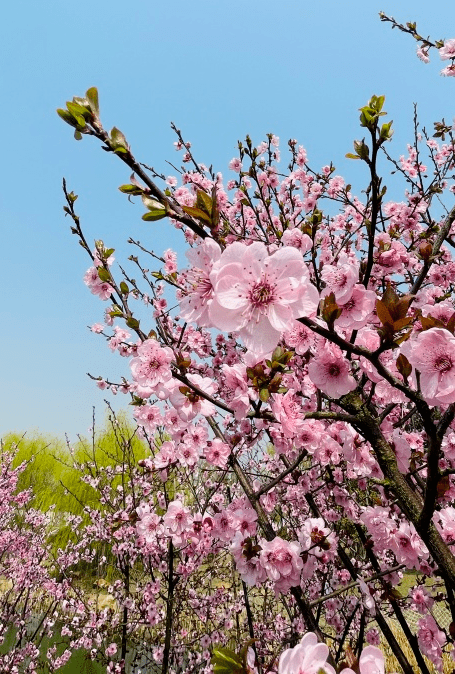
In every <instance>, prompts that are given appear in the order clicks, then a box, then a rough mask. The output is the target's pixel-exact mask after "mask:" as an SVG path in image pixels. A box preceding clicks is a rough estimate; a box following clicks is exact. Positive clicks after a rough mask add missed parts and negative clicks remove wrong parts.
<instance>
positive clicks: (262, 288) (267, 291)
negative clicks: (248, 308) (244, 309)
mask: <svg viewBox="0 0 455 674" xmlns="http://www.w3.org/2000/svg"><path fill="white" fill-rule="evenodd" d="M274 290H275V287H274V286H272V285H270V283H268V282H267V281H261V282H260V283H256V284H255V285H254V286H253V287H252V289H251V291H250V302H251V304H252V305H253V306H254V308H255V309H262V308H263V307H266V306H267V305H269V304H270V303H271V302H273V301H274V299H275V293H274Z"/></svg>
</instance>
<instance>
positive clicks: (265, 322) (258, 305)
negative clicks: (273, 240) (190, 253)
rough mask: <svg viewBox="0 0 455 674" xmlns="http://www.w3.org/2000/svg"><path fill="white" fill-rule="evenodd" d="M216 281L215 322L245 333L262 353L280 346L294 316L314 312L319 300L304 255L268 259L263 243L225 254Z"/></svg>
mask: <svg viewBox="0 0 455 674" xmlns="http://www.w3.org/2000/svg"><path fill="white" fill-rule="evenodd" d="M211 279H212V282H213V284H214V286H215V298H216V302H215V301H214V302H212V305H211V307H210V317H211V319H212V321H213V324H214V325H215V326H216V327H218V328H219V329H220V330H226V331H228V332H232V331H236V332H239V334H240V336H241V337H242V338H243V340H244V342H245V345H246V347H247V349H250V350H251V351H254V352H256V353H258V354H259V353H261V354H267V353H269V352H270V351H271V350H272V349H273V348H274V347H275V346H276V345H277V344H278V341H279V339H280V337H281V335H282V333H283V331H284V330H286V329H287V328H288V326H289V324H290V322H291V320H292V319H293V318H299V317H300V316H310V315H312V314H314V313H315V311H316V308H317V304H318V300H319V296H318V292H317V290H316V288H315V287H314V286H313V285H312V284H311V283H310V280H309V272H308V269H307V267H306V265H305V262H304V260H303V257H302V254H301V253H300V252H299V251H297V250H296V249H295V248H291V247H285V248H280V249H279V250H277V251H276V252H275V253H273V254H272V255H268V254H267V248H266V247H265V245H264V244H263V243H259V242H257V243H253V244H252V245H251V246H244V245H243V244H241V243H239V242H235V243H233V244H231V245H230V246H229V247H228V248H226V250H225V251H224V252H223V254H222V256H221V258H220V262H219V268H218V270H217V271H216V272H212V274H211Z"/></svg>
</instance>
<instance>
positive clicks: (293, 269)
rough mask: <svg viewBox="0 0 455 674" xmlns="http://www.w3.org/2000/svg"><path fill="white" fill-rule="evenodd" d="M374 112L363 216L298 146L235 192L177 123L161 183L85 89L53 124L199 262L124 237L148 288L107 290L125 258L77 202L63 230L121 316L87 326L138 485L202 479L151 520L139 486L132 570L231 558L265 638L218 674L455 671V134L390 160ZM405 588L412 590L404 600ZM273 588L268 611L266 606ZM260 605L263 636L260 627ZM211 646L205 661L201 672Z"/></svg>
mask: <svg viewBox="0 0 455 674" xmlns="http://www.w3.org/2000/svg"><path fill="white" fill-rule="evenodd" d="M381 18H382V19H383V20H384V21H388V22H391V23H392V25H393V26H394V27H397V28H398V29H400V30H402V31H404V32H407V33H410V34H411V35H412V36H413V37H414V38H415V39H416V41H417V42H418V45H419V49H418V55H419V57H420V58H421V59H422V60H424V61H426V60H428V54H429V53H430V51H431V50H432V49H433V50H439V54H440V56H441V58H442V59H444V60H447V61H449V65H448V66H447V67H446V68H444V70H443V74H445V75H453V74H454V73H455V65H454V60H455V40H448V41H446V42H442V41H441V42H436V43H433V42H432V41H431V40H430V39H424V38H422V37H421V36H420V35H419V34H418V33H417V28H416V26H415V24H411V23H409V24H406V25H400V24H398V23H397V22H395V20H394V19H391V18H389V17H386V16H385V15H381ZM384 100H385V99H384V96H372V97H371V99H370V100H369V102H368V103H367V105H365V106H364V107H362V108H361V111H360V113H361V114H360V125H361V127H362V130H363V131H362V132H364V133H366V134H367V137H368V140H367V141H366V140H361V141H354V151H353V153H352V154H349V155H348V157H350V158H352V159H353V160H358V161H360V162H363V163H364V164H365V168H366V170H367V172H368V182H367V185H366V186H365V189H364V194H363V196H362V197H358V196H355V195H354V194H353V193H352V189H351V185H349V184H348V183H347V182H346V181H345V180H344V179H343V178H342V177H341V176H339V175H336V170H335V167H334V166H333V165H332V164H331V165H329V166H324V167H323V168H322V169H320V170H315V169H313V168H311V167H310V164H309V162H308V159H307V155H306V152H305V150H304V148H303V147H302V146H300V145H298V143H297V141H295V140H290V141H289V143H288V148H287V149H288V165H287V166H286V167H285V166H284V165H283V162H282V161H281V156H280V150H279V139H278V138H277V137H276V136H274V135H272V134H270V135H268V136H267V138H266V140H265V141H263V142H261V143H260V144H259V145H258V146H255V145H254V144H253V142H252V140H251V139H250V138H249V137H247V138H246V141H245V142H244V143H239V146H238V147H239V155H238V157H236V158H234V159H233V160H232V161H231V163H230V166H229V168H230V170H231V171H232V172H233V177H232V178H230V179H229V180H228V181H227V182H225V181H224V180H223V176H222V175H221V174H220V173H214V172H213V171H212V169H211V168H210V169H208V168H207V167H205V166H204V165H202V164H200V163H198V162H197V160H196V159H195V158H194V156H193V153H192V151H191V145H190V143H188V142H186V141H185V140H184V139H183V137H182V135H181V133H180V131H179V130H178V129H177V128H176V127H173V128H174V130H175V132H176V134H177V141H176V144H175V145H176V149H177V150H178V151H182V152H183V156H182V167H181V169H180V170H178V171H176V173H177V175H175V176H170V177H167V178H166V176H164V175H160V174H158V173H157V172H155V171H154V170H152V169H149V168H148V167H147V166H145V165H144V164H143V163H141V162H140V161H138V160H137V159H136V158H135V156H134V155H133V152H132V150H131V148H130V146H129V145H128V143H127V140H126V138H125V136H124V134H123V133H122V132H121V131H119V130H118V129H117V128H115V127H114V128H113V129H112V131H111V132H110V133H108V132H107V131H106V130H105V129H104V128H103V126H102V123H101V120H100V115H99V107H98V94H97V91H96V89H94V88H92V89H89V90H88V91H87V93H86V96H85V97H82V98H77V97H76V98H74V99H73V101H71V102H68V103H67V107H66V109H65V110H63V109H62V110H59V111H58V112H59V114H60V116H61V117H62V118H63V119H64V121H66V122H67V123H68V124H70V125H71V126H72V127H74V129H75V137H76V138H77V139H81V138H82V137H83V136H92V137H93V138H95V139H97V140H99V141H100V142H101V143H102V144H103V148H104V150H106V151H107V152H109V153H111V154H112V155H116V156H117V157H118V158H119V159H120V160H121V161H122V162H123V163H124V164H125V165H126V166H127V167H128V168H129V170H130V171H132V175H131V178H130V182H129V183H126V184H124V185H122V186H121V187H120V190H121V192H123V193H125V194H126V195H128V197H139V198H140V200H141V201H142V204H143V206H144V208H145V213H144V215H143V216H142V219H143V220H144V221H145V222H147V223H151V225H150V226H152V227H154V228H155V231H157V230H158V228H159V232H160V236H162V237H163V239H164V237H165V226H167V225H166V224H165V221H169V222H170V223H171V225H173V226H174V227H177V228H178V229H180V230H181V231H182V236H184V237H185V240H186V242H187V244H188V253H187V258H188V263H187V266H186V268H183V269H180V270H179V267H178V265H177V260H176V254H175V253H174V252H173V251H171V250H169V249H168V250H166V251H165V252H164V253H161V252H160V251H157V252H155V251H152V250H150V249H149V247H148V246H147V245H143V244H141V243H140V242H139V241H135V240H132V239H130V241H129V242H130V243H131V245H132V246H133V248H134V249H135V252H134V254H132V255H131V257H130V260H131V262H132V263H133V265H134V267H135V268H136V273H139V275H140V276H141V277H142V282H143V284H142V285H141V284H140V283H138V282H137V281H136V280H135V279H134V278H133V274H132V273H131V272H129V271H127V269H125V268H123V267H122V268H120V270H119V271H118V272H117V271H116V270H115V267H114V266H113V263H114V259H113V253H114V250H113V249H112V248H109V247H108V246H107V245H105V244H104V243H103V242H102V241H96V243H95V247H94V248H93V247H92V246H91V245H89V243H88V242H87V240H86V238H85V235H84V233H83V231H82V228H81V223H80V219H79V216H78V215H77V214H76V211H75V201H76V198H77V197H76V195H75V194H74V193H73V192H69V191H68V190H67V188H66V184H64V191H65V196H66V202H67V203H66V206H65V211H66V214H67V215H68V216H69V217H70V218H72V232H73V233H74V234H75V235H76V236H77V237H78V238H79V242H80V243H81V244H82V247H83V248H84V249H85V250H86V252H87V253H88V255H89V256H90V257H91V259H92V263H93V264H92V266H91V268H90V269H89V270H88V271H87V273H86V275H85V279H84V280H85V283H86V285H87V286H88V287H89V289H90V291H91V292H92V293H93V294H95V295H97V296H99V298H100V299H101V300H103V301H105V302H107V304H108V307H107V309H106V311H105V315H104V325H103V324H101V323H100V324H96V325H95V326H93V328H92V329H93V331H94V332H96V333H99V334H101V335H102V336H104V338H105V339H106V340H107V342H108V345H109V347H110V348H111V349H112V350H113V351H118V352H119V353H120V355H121V356H123V357H125V358H127V359H128V361H129V371H128V374H125V377H124V378H123V379H122V380H121V381H116V382H113V381H109V380H108V379H106V378H101V377H98V378H97V383H98V386H99V387H100V388H109V389H110V390H111V391H112V392H113V393H117V392H118V391H120V392H122V393H124V394H128V395H129V396H130V397H131V403H132V404H133V405H134V416H135V418H136V420H137V423H138V427H139V433H140V434H142V436H143V437H146V438H148V439H149V441H150V446H151V456H150V458H149V459H147V460H146V461H145V462H144V463H143V466H142V468H143V470H144V471H145V474H146V475H147V474H148V475H150V476H159V478H160V479H161V480H162V482H163V484H164V485H168V484H172V482H173V480H174V478H175V476H176V475H177V474H180V475H182V474H186V475H187V476H189V475H192V476H195V475H197V476H199V479H202V481H203V485H204V489H205V497H202V492H199V491H198V490H197V489H193V491H192V494H190V493H186V495H184V494H180V496H179V497H175V498H170V497H168V498H166V499H165V500H164V501H163V500H161V503H159V502H158V501H159V499H158V497H157V495H156V494H155V493H154V492H153V491H151V492H150V493H149V494H147V490H146V491H145V492H144V493H143V499H142V500H141V502H140V503H130V504H129V507H130V514H131V516H132V517H133V518H134V519H137V523H136V528H135V536H136V538H137V546H138V550H139V551H140V554H142V555H144V557H145V558H147V556H150V555H151V552H150V546H152V548H153V546H155V545H161V544H162V541H163V540H165V541H167V544H168V551H169V550H172V555H171V558H172V559H173V558H174V557H173V555H174V554H175V555H177V556H178V557H179V559H180V563H179V566H178V568H174V567H172V563H171V566H170V567H169V578H171V582H170V585H169V589H168V591H169V592H170V593H171V594H172V590H173V582H172V578H175V583H177V582H178V579H179V578H181V577H186V575H187V574H189V573H190V572H191V570H192V568H194V566H195V565H196V563H195V562H194V559H196V557H197V556H198V555H199V556H200V555H201V554H202V558H204V559H205V562H204V563H205V564H206V567H205V568H209V569H210V573H211V574H212V575H213V576H214V577H216V574H217V562H216V559H217V556H218V555H220V554H225V553H226V552H227V551H228V552H229V553H230V555H231V556H232V560H233V563H234V565H235V574H236V575H235V578H236V580H234V581H233V586H232V587H233V588H234V587H237V588H238V590H239V593H238V595H237V597H236V599H234V600H233V601H234V603H235V606H236V607H237V608H236V611H237V613H236V615H237V624H238V626H239V629H238V632H237V635H238V636H240V637H241V638H244V640H246V639H247V638H250V639H252V640H255V641H254V649H255V650H254V658H253V660H247V655H246V653H247V651H246V650H244V651H243V655H238V656H236V655H235V653H232V652H231V651H226V650H218V651H216V650H215V657H214V666H215V669H216V668H217V667H218V670H219V671H220V672H221V671H222V670H223V667H224V670H223V671H227V670H229V671H245V669H247V668H248V667H249V668H250V669H251V668H257V670H258V671H259V672H262V671H268V670H269V669H270V668H271V667H274V666H275V665H274V664H273V663H274V662H277V656H278V654H279V652H281V651H282V650H283V649H284V648H285V646H286V645H289V646H293V647H294V648H293V649H288V650H287V651H286V652H285V653H283V655H282V656H281V658H280V660H279V671H280V674H284V673H285V672H286V673H288V672H294V671H295V672H299V674H309V673H310V672H317V671H321V670H322V671H325V672H330V673H332V672H334V671H336V669H338V670H340V669H342V668H343V666H344V667H345V671H346V672H349V671H352V669H346V667H348V665H350V666H352V667H354V668H355V667H357V669H358V668H360V671H361V672H380V671H384V663H383V659H382V656H381V655H380V653H379V651H377V649H376V648H375V646H377V645H378V644H379V643H380V641H381V639H382V643H383V644H384V643H387V644H388V645H389V647H390V648H391V650H392V652H393V654H394V655H395V657H396V659H397V661H398V663H399V666H400V667H401V668H402V670H403V672H406V673H407V674H411V673H412V672H414V671H416V670H415V666H417V667H418V668H419V671H422V672H425V673H428V672H430V671H432V670H431V669H430V665H429V664H428V662H429V661H431V662H432V663H433V665H434V667H435V668H436V669H437V670H438V671H442V663H443V659H442V658H443V652H447V653H453V650H452V643H453V639H454V636H455V556H454V554H453V550H452V544H453V543H454V542H455V507H454V503H453V502H454V498H455V480H454V474H455V337H454V332H455V305H454V303H453V291H454V284H455V261H454V258H453V249H454V248H455V224H454V222H455V207H453V193H454V191H455V185H454V183H453V175H452V174H453V170H454V166H455V162H454V139H453V130H452V127H451V126H450V125H447V124H445V122H444V121H442V122H438V123H436V124H435V134H434V136H433V137H430V136H429V135H428V134H427V133H426V131H424V130H422V131H419V128H418V124H417V122H416V126H415V140H414V141H413V143H412V144H411V145H409V146H408V153H407V155H406V156H404V155H403V156H401V157H400V158H399V159H398V160H395V159H393V158H392V157H391V156H389V154H388V152H387V149H386V146H387V142H388V141H389V140H390V138H391V136H392V122H390V121H384V120H383V117H384V116H385V115H386V113H385V111H384V109H383V106H384ZM382 154H383V155H384V156H385V157H386V159H387V160H388V161H390V162H392V164H393V166H394V169H395V172H396V173H395V175H396V178H395V179H397V178H398V177H400V176H401V177H402V178H403V180H404V184H405V187H406V189H405V192H404V196H403V200H402V201H399V202H398V201H390V200H388V199H387V198H386V191H387V188H386V185H385V180H384V177H383V176H382V175H380V172H379V157H380V156H381V155H382ZM424 155H425V157H426V158H424ZM160 181H162V182H163V183H164V184H163V186H162V187H160V186H159V183H160ZM444 197H446V203H447V205H445V204H444ZM146 236H147V235H145V237H146ZM155 239H156V236H155ZM140 254H143V255H145V256H147V257H148V262H147V263H145V264H144V263H143V262H141V260H140V259H139V256H140ZM151 266H153V267H154V268H153V269H150V267H151ZM166 286H167V287H168V289H167V290H166V291H165V287H166ZM172 292H174V293H175V297H176V299H177V303H178V309H177V310H175V309H171V308H169V304H168V302H169V297H170V296H171V293H172ZM144 305H145V307H146V311H144V308H143V307H144ZM94 378H96V377H94ZM171 492H172V490H170V491H169V490H168V491H167V493H168V494H170V493H171ZM157 541H160V542H159V543H158V542H157ZM151 569H152V565H151ZM404 573H408V574H412V578H413V581H414V586H413V587H412V588H411V590H410V591H409V593H407V594H406V595H403V594H402V593H401V592H400V590H399V586H400V583H401V580H402V578H403V574H404ZM242 588H243V589H242ZM264 589H265V590H267V591H268V592H269V593H270V591H273V593H274V600H273V601H271V599H270V594H267V595H264V594H262V595H260V594H255V593H256V592H259V593H260V591H262V590H264ZM240 590H241V592H240ZM259 596H262V599H263V600H264V597H265V596H267V601H265V600H264V603H263V605H262V608H261V609H260V610H261V611H262V615H263V616H266V615H267V616H269V617H270V620H268V621H267V620H262V619H261V620H260V619H259V617H258V616H257V615H256V616H255V612H257V611H259V605H258V603H257V597H259ZM249 597H255V600H254V601H250V600H249ZM193 599H194V601H195V606H196V605H199V604H198V602H200V601H201V599H200V598H199V599H197V598H196V597H194V596H193ZM171 604H172V601H171V598H170V595H168V599H167V606H168V609H169V606H170V605H171ZM438 606H439V607H443V609H444V611H445V614H447V615H448V616H449V619H448V621H447V622H446V624H442V623H441V622H438V619H437V618H435V616H437V615H438V614H437V613H435V609H436V607H438ZM237 609H238V610H237ZM409 611H412V612H414V613H417V614H418V621H417V628H416V629H414V628H412V627H411V626H410V625H409V624H408V623H409ZM169 615H170V614H169V612H168V614H167V620H169ZM391 616H393V617H394V618H395V620H396V621H397V623H398V624H399V626H400V630H401V631H402V635H403V638H404V639H405V640H406V641H407V643H408V649H409V651H410V652H412V653H413V657H414V659H415V664H412V663H411V662H410V661H409V658H408V656H407V654H406V653H405V652H404V650H403V646H402V645H400V644H402V642H399V640H398V639H397V637H396V631H395V632H394V631H393V630H392V628H391V626H390V620H389V618H390V617H391ZM241 621H243V622H242V625H240V623H241ZM273 625H274V626H275V632H274V631H273V629H272V626H273ZM169 629H171V625H169ZM305 632H311V633H312V634H311V635H310V634H307V635H306V636H305V637H304V638H303V640H302V641H301V643H300V644H299V645H296V644H297V642H298V641H300V639H301V637H302V635H303V634H304V633H305ZM277 635H278V636H279V638H278V639H276V637H277ZM217 639H220V634H219V633H217V634H213V633H212V634H210V635H208V636H207V639H206V640H204V642H203V643H202V646H201V645H199V647H201V650H202V651H203V653H204V655H203V656H201V657H200V658H199V660H198V663H197V664H198V666H199V667H205V669H206V671H210V667H211V665H210V662H209V657H210V654H209V650H208V648H207V647H208V646H209V645H210V644H212V646H214V645H216V642H217ZM324 641H327V643H328V644H329V647H330V651H329V648H328V647H327V646H325V645H323V644H322V643H319V644H318V642H324ZM365 641H366V642H367V643H369V644H370V646H368V647H366V648H365V649H364V648H363V647H364V643H365ZM240 642H241V639H240ZM277 642H279V644H280V646H281V648H280V649H279V650H278V652H277V650H276V649H277ZM240 645H241V643H239V646H240ZM173 649H174V650H173ZM177 651H178V637H177V636H175V637H174V641H173V642H172V643H171V641H169V640H168V641H166V647H165V649H164V652H163V654H162V658H161V660H162V668H163V672H167V671H168V669H169V667H171V668H173V671H178V670H179V667H180V668H181V667H183V664H182V663H183V661H182V660H180V661H179V659H178V656H177ZM251 653H252V651H251ZM424 656H426V658H428V659H429V660H428V659H425V658H424ZM204 658H206V659H205V660H204ZM223 658H224V660H223ZM179 662H180V664H179ZM223 663H224V664H223ZM342 663H344V664H342Z"/></svg>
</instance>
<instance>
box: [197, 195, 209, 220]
mask: <svg viewBox="0 0 455 674" xmlns="http://www.w3.org/2000/svg"><path fill="white" fill-rule="evenodd" d="M196 206H197V208H199V209H201V211H205V213H207V215H209V216H211V215H212V197H210V196H209V195H208V194H206V193H205V192H203V191H202V190H198V193H197V197H196Z"/></svg>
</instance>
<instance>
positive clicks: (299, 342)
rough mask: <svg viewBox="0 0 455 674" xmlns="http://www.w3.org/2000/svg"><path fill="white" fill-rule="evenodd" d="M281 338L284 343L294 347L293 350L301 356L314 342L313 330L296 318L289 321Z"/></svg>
mask: <svg viewBox="0 0 455 674" xmlns="http://www.w3.org/2000/svg"><path fill="white" fill-rule="evenodd" d="M283 338H284V341H285V342H286V344H287V345H288V346H290V347H292V348H293V349H295V352H296V353H297V354H298V355H299V356H303V354H305V353H306V352H307V351H309V349H311V348H312V347H313V346H314V344H315V342H316V337H315V334H314V332H313V331H312V330H310V328H307V327H306V326H305V325H303V324H302V323H299V321H296V320H294V321H292V322H291V323H290V326H289V328H288V329H287V330H286V331H285V333H284V335H283Z"/></svg>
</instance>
